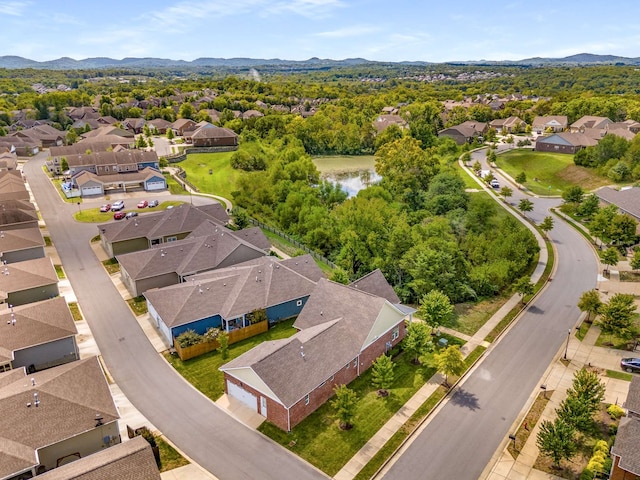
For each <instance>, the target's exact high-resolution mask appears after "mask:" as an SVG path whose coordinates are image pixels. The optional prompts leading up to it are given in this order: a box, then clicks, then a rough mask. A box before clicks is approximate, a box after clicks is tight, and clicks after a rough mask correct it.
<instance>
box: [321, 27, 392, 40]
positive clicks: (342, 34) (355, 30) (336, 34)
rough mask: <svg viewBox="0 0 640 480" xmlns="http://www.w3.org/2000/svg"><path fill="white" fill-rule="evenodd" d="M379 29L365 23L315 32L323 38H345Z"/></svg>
mask: <svg viewBox="0 0 640 480" xmlns="http://www.w3.org/2000/svg"><path fill="white" fill-rule="evenodd" d="M378 31H380V28H379V27H373V26H367V25H352V26H350V27H345V28H339V29H337V30H330V31H328V32H320V33H316V36H317V37H325V38H346V37H359V36H362V35H367V34H369V33H375V32H378Z"/></svg>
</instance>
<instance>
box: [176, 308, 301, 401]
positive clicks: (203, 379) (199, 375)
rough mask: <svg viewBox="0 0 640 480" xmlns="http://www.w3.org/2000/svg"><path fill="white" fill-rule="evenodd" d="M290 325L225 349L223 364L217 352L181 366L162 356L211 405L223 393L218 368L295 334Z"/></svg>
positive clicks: (277, 327)
mask: <svg viewBox="0 0 640 480" xmlns="http://www.w3.org/2000/svg"><path fill="white" fill-rule="evenodd" d="M292 325H293V320H285V321H283V322H279V323H277V324H276V325H274V326H273V327H271V328H270V329H269V330H267V331H266V332H265V333H263V334H261V335H256V336H255V337H251V338H247V339H246V340H243V341H241V342H238V343H234V344H233V345H229V358H227V359H226V360H222V356H221V355H220V353H219V352H217V351H213V352H209V353H205V354H204V355H200V356H199V357H196V358H192V359H191V360H187V361H185V362H183V361H182V360H180V359H179V358H178V357H177V356H174V355H171V354H169V353H166V354H165V358H166V359H167V361H168V362H169V363H170V364H171V365H172V366H173V367H174V368H175V369H176V370H177V371H178V373H180V375H182V376H183V377H184V378H185V379H186V380H187V381H188V382H189V383H191V385H193V386H194V387H196V388H197V389H198V390H200V391H201V392H202V393H204V394H205V395H206V396H207V397H209V398H210V399H211V400H213V401H215V400H217V399H218V398H220V397H221V396H222V394H223V393H224V375H223V374H222V372H220V371H219V370H218V368H219V367H220V366H222V365H223V364H225V363H227V362H230V361H231V360H233V359H234V358H236V357H239V356H240V355H242V354H243V353H244V352H247V351H249V350H251V349H252V348H253V347H255V346H256V345H258V344H260V343H262V342H266V341H270V340H278V339H281V338H288V337H290V336H291V335H293V334H294V333H296V331H297V330H296V329H295V328H293V327H292Z"/></svg>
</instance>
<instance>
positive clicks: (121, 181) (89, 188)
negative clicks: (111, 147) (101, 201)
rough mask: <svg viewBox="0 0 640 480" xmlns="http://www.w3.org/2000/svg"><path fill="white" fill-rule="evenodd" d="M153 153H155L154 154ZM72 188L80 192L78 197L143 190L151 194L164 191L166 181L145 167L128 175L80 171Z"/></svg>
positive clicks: (159, 174)
mask: <svg viewBox="0 0 640 480" xmlns="http://www.w3.org/2000/svg"><path fill="white" fill-rule="evenodd" d="M154 153H155V152H154ZM71 181H72V188H77V189H78V190H79V191H80V196H82V197H86V196H91V195H104V194H105V193H108V192H114V191H123V192H130V191H132V190H144V191H146V192H152V191H156V190H165V189H166V188H167V180H166V179H165V178H164V175H162V173H160V172H159V171H158V170H156V169H155V168H151V167H146V168H144V169H142V170H138V171H132V172H130V173H113V174H110V175H109V174H103V175H96V174H94V173H91V172H87V171H82V172H80V173H77V174H76V175H74V176H73V178H72V179H71Z"/></svg>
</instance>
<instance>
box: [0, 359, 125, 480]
mask: <svg viewBox="0 0 640 480" xmlns="http://www.w3.org/2000/svg"><path fill="white" fill-rule="evenodd" d="M0 411H2V417H1V419H0V439H1V441H0V478H2V479H13V478H31V476H35V475H37V474H41V473H44V472H46V471H48V470H52V469H54V468H56V467H59V466H62V465H65V464H67V463H71V462H72V461H74V460H77V459H78V458H84V457H86V456H89V455H91V454H93V453H96V452H99V451H101V450H104V449H107V448H109V447H111V446H112V445H117V444H119V443H120V434H119V433H118V430H119V429H118V418H119V415H118V410H117V408H116V406H115V404H114V402H113V398H112V397H111V392H110V390H109V384H108V383H107V379H106V378H105V375H104V372H103V371H102V367H101V366H100V362H99V360H98V358H97V357H90V358H87V359H85V360H79V361H77V362H71V363H67V364H65V365H61V366H58V367H54V368H50V369H48V370H43V371H41V372H37V373H33V374H29V375H27V372H26V369H24V368H20V369H16V370H11V371H8V372H4V373H0ZM19 475H24V477H18V476H19ZM29 475H30V476H29Z"/></svg>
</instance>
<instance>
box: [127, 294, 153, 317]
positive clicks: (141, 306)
mask: <svg viewBox="0 0 640 480" xmlns="http://www.w3.org/2000/svg"><path fill="white" fill-rule="evenodd" d="M127 304H129V308H131V310H132V311H133V314H134V315H135V316H140V315H144V314H145V313H147V311H148V310H147V301H146V299H145V298H144V297H143V296H142V295H140V296H139V297H135V298H130V299H129V300H127Z"/></svg>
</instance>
